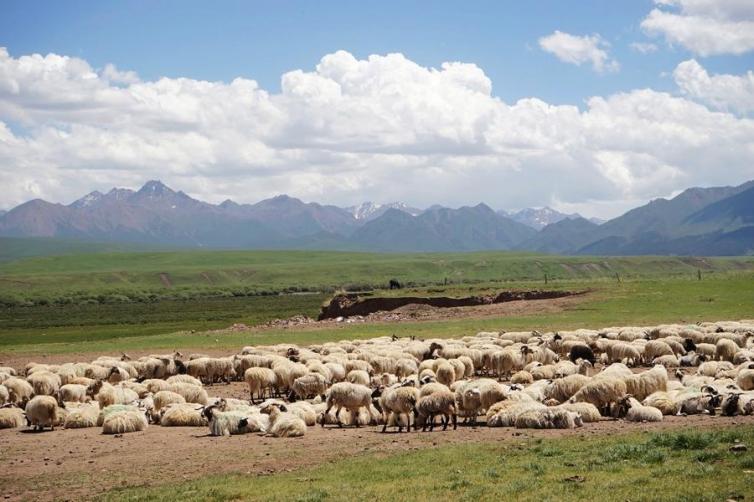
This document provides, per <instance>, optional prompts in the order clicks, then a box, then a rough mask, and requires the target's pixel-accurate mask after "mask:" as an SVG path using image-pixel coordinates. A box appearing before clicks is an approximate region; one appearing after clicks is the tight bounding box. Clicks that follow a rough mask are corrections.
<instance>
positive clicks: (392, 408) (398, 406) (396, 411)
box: [380, 387, 455, 432]
mask: <svg viewBox="0 0 754 502" xmlns="http://www.w3.org/2000/svg"><path fill="white" fill-rule="evenodd" d="M454 399H455V397H454ZM418 400H419V389H417V388H415V387H395V388H391V389H388V390H387V391H386V392H385V393H384V394H383V395H382V397H381V398H380V405H381V407H382V413H383V419H384V421H385V422H384V425H383V427H382V432H385V431H386V430H387V426H388V423H389V422H390V416H391V415H395V419H396V424H397V425H398V432H401V431H402V430H403V426H402V425H401V422H400V418H401V416H402V415H406V420H407V423H406V432H410V431H411V414H412V413H413V411H414V408H415V407H416V403H417V401H418Z"/></svg>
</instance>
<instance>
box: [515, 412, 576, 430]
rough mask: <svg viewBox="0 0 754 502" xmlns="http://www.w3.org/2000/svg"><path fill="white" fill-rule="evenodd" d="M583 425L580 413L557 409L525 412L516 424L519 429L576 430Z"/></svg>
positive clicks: (517, 418)
mask: <svg viewBox="0 0 754 502" xmlns="http://www.w3.org/2000/svg"><path fill="white" fill-rule="evenodd" d="M583 425H584V422H583V421H582V420H581V416H580V415H579V414H578V413H576V412H573V411H568V410H565V409H556V408H550V409H548V408H544V409H532V410H528V411H525V412H523V413H521V414H520V415H518V416H517V417H516V422H515V426H516V428H517V429H575V428H576V427H581V426H583Z"/></svg>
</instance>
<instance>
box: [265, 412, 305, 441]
mask: <svg viewBox="0 0 754 502" xmlns="http://www.w3.org/2000/svg"><path fill="white" fill-rule="evenodd" d="M269 415H270V426H269V429H268V432H267V435H268V436H274V437H278V438H279V437H301V436H303V435H304V434H306V423H305V422H304V421H303V420H302V419H301V418H299V417H298V416H296V415H294V414H293V413H290V412H288V410H287V408H286V407H285V406H283V405H281V406H272V407H271V409H270V413H269Z"/></svg>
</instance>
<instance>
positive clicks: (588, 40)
mask: <svg viewBox="0 0 754 502" xmlns="http://www.w3.org/2000/svg"><path fill="white" fill-rule="evenodd" d="M539 46H540V47H541V48H542V50H544V51H546V52H549V53H551V54H554V55H555V57H557V58H558V59H560V60H561V61H563V62H564V63H570V64H575V65H577V66H581V65H582V64H584V63H591V65H592V68H593V69H594V70H595V71H596V72H599V73H602V72H606V71H617V70H618V69H619V68H620V65H619V64H618V62H617V61H615V60H613V59H610V56H609V55H608V53H607V49H608V48H609V47H610V44H609V43H607V41H605V40H603V39H602V37H600V36H599V35H591V36H590V35H586V36H583V37H580V36H578V35H571V34H569V33H563V32H562V31H557V30H556V31H555V32H554V33H552V34H550V35H547V36H546V37H542V38H540V39H539Z"/></svg>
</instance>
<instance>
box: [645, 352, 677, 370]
mask: <svg viewBox="0 0 754 502" xmlns="http://www.w3.org/2000/svg"><path fill="white" fill-rule="evenodd" d="M652 364H653V365H655V366H656V365H658V364H661V365H663V366H665V367H666V368H678V367H679V366H680V365H681V363H680V361H679V360H678V358H677V357H676V356H675V354H672V355H671V354H668V355H664V356H660V357H655V358H654V359H653V360H652Z"/></svg>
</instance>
